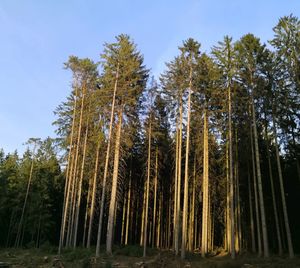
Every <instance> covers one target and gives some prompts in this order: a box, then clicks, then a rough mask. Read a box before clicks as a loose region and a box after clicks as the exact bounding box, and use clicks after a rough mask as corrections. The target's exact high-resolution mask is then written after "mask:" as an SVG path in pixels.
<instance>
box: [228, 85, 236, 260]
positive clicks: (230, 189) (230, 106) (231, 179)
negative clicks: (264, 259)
mask: <svg viewBox="0 0 300 268" xmlns="http://www.w3.org/2000/svg"><path fill="white" fill-rule="evenodd" d="M231 110H232V103H231V87H230V86H229V87H228V138H229V144H228V150H229V185H230V187H229V196H230V200H229V201H230V202H229V203H230V253H231V258H232V259H235V248H234V241H235V230H234V227H235V220H234V188H233V184H234V182H233V157H232V122H231V121H232V120H231V119H232V118H231V117H232V113H231Z"/></svg>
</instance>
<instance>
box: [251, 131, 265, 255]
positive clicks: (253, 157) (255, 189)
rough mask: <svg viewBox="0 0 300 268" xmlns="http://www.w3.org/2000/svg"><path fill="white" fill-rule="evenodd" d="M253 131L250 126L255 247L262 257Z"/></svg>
mask: <svg viewBox="0 0 300 268" xmlns="http://www.w3.org/2000/svg"><path fill="white" fill-rule="evenodd" d="M252 132H253V130H252V126H250V141H251V158H252V172H253V186H254V201H255V216H256V230H257V245H258V256H259V257H260V256H261V255H262V247H261V229H260V228H261V225H260V213H259V206H258V194H257V178H256V167H255V155H254V150H253V147H254V145H253V133H252Z"/></svg>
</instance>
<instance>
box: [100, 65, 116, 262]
mask: <svg viewBox="0 0 300 268" xmlns="http://www.w3.org/2000/svg"><path fill="white" fill-rule="evenodd" d="M118 79H119V63H118V66H117V72H116V80H115V85H114V93H113V98H112V105H111V112H110V120H109V131H108V137H107V148H106V157H105V166H104V174H103V181H102V193H101V201H100V214H99V226H98V233H97V245H96V257H99V253H100V243H101V233H102V223H103V211H104V201H105V193H106V179H107V173H108V164H109V154H110V144H111V136H112V126H113V121H114V113H115V101H116V94H117V88H118Z"/></svg>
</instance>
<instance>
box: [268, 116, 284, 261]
mask: <svg viewBox="0 0 300 268" xmlns="http://www.w3.org/2000/svg"><path fill="white" fill-rule="evenodd" d="M265 119H266V118H265ZM265 140H266V145H267V158H268V166H269V175H270V183H271V192H272V201H273V209H274V218H275V227H276V234H277V240H278V254H279V256H281V255H282V241H281V234H280V228H279V220H278V212H277V205H276V196H275V189H274V181H273V171H272V164H271V157H270V148H269V138H268V133H267V122H266V121H265Z"/></svg>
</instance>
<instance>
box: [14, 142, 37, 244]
mask: <svg viewBox="0 0 300 268" xmlns="http://www.w3.org/2000/svg"><path fill="white" fill-rule="evenodd" d="M35 148H36V145H34V148H33V155H32V160H31V165H30V172H29V178H28V183H27V190H26V194H25V200H24V203H23V208H22V214H21V218H20V221H19V225H18V232H17V237H16V242H15V247H16V248H18V247H19V246H20V239H21V233H22V227H23V220H24V215H25V209H26V205H27V199H28V195H29V190H30V186H31V180H32V174H33V165H34V154H35ZM21 244H22V243H21Z"/></svg>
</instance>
